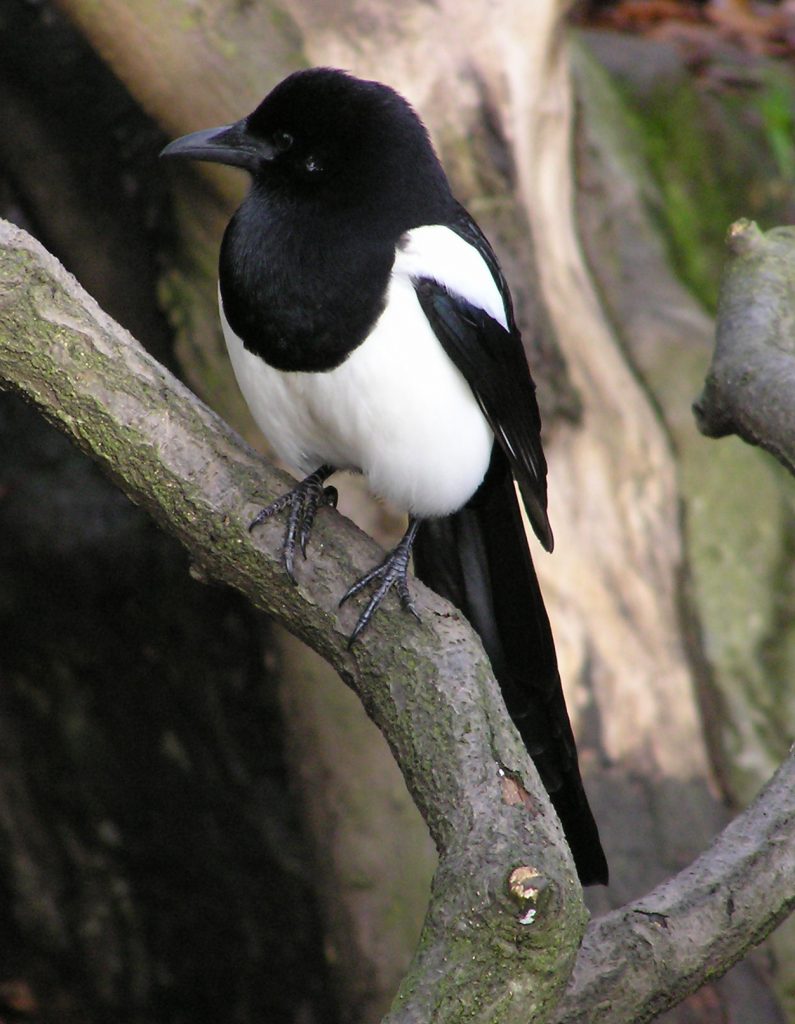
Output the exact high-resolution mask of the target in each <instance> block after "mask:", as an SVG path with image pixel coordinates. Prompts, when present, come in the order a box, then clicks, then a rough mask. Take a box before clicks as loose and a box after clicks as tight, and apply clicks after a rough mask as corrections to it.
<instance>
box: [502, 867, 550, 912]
mask: <svg viewBox="0 0 795 1024" xmlns="http://www.w3.org/2000/svg"><path fill="white" fill-rule="evenodd" d="M508 892H509V894H510V897H511V899H512V900H513V902H514V903H516V904H517V905H518V906H519V917H518V921H519V924H521V925H531V924H533V923H534V922H535V920H536V917H537V916H538V914H539V913H543V911H544V910H546V909H547V908H548V907H549V903H550V899H551V896H552V887H551V885H550V882H549V879H547V878H546V877H545V876H544V875H542V874H540V873H539V872H538V871H536V869H535V868H532V867H528V866H527V865H525V864H523V865H521V866H520V867H518V868H514V869H513V871H512V872H511V873H510V875H509V876H508Z"/></svg>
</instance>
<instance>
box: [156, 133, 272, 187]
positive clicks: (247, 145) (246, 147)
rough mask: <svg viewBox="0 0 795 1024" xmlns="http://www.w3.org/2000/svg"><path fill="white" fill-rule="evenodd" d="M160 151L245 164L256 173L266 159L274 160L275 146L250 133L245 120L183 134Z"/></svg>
mask: <svg viewBox="0 0 795 1024" xmlns="http://www.w3.org/2000/svg"><path fill="white" fill-rule="evenodd" d="M160 155H161V156H181V157H187V158H188V159H189V160H207V161H209V162H211V163H216V164H228V165H229V166H231V167H243V168H245V170H247V171H250V172H251V173H252V174H254V173H255V171H257V170H258V168H259V167H260V166H261V164H262V163H263V162H265V163H267V162H268V161H270V160H273V158H274V156H275V155H276V150H275V149H274V148H273V146H272V145H271V144H270V143H268V142H266V141H265V140H264V139H259V138H257V137H256V136H253V135H251V134H250V133H249V132H248V130H247V128H246V122H245V120H243V121H237V122H235V124H225V125H223V126H222V127H220V128H205V129H204V130H203V131H200V132H191V134H190V135H183V136H182V138H180V139H175V140H174V141H173V142H169V144H168V145H167V146H166V147H165V149H163V150H162V152H161V153H160Z"/></svg>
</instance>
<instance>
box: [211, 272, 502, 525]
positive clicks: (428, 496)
mask: <svg viewBox="0 0 795 1024" xmlns="http://www.w3.org/2000/svg"><path fill="white" fill-rule="evenodd" d="M221 321H222V324H223V330H224V336H225V338H226V343H227V346H228V349H229V355H230V357H231V360H232V365H233V367H234V370H235V375H236V376H237V380H238V383H239V385H240V389H241V391H242V392H243V396H244V397H245V399H246V402H247V403H248V405H249V408H250V409H251V412H252V415H253V416H254V419H255V420H256V422H257V425H258V426H259V428H260V430H261V431H262V432H263V434H264V435H265V437H266V438H267V439H268V441H269V442H270V443H271V444H272V445H273V448H274V449H275V451H276V452H277V454H278V455H279V456H280V458H282V459H283V460H284V461H285V462H287V463H288V464H289V465H291V466H293V467H295V469H296V470H298V472H299V473H300V474H302V475H305V474H308V473H311V472H312V471H313V470H315V469H317V468H318V466H320V465H323V464H324V463H328V464H329V465H332V466H334V467H335V468H337V469H354V470H360V471H361V472H362V473H363V474H364V475H365V477H366V478H367V481H368V483H369V486H370V488H371V489H372V491H373V492H374V493H375V494H377V495H379V496H380V497H382V498H384V499H386V500H387V501H389V502H391V503H392V504H394V505H395V506H396V507H397V508H400V509H403V510H406V511H408V512H411V513H413V514H415V515H418V516H439V515H447V514H449V513H450V512H453V511H455V510H457V509H459V508H460V507H461V506H462V505H464V504H465V502H466V501H467V500H468V499H469V498H470V497H471V496H472V495H473V494H474V492H475V491H476V490H477V488H478V486H479V484H480V483H481V481H482V480H483V477H484V475H485V473H486V470H487V468H488V465H489V459H490V456H491V448H492V444H493V440H494V436H493V434H492V432H491V429H490V427H489V426H488V424H487V422H486V420H485V418H484V416H483V414H482V412H481V411H480V408H479V406H478V404H477V401H476V399H475V397H474V395H473V394H472V391H471V390H470V388H469V385H468V384H467V383H466V381H465V380H464V378H463V376H462V375H461V373H460V372H459V371H458V370H457V369H456V367H455V366H454V364H453V363H452V362H451V361H450V359H449V358H448V357H447V355H446V354H445V352H444V350H443V349H442V347H441V345H440V344H439V341H438V339H437V338H436V335H435V334H434V333H433V331H432V330H431V327H430V325H429V324H428V321H427V320H426V318H425V315H424V314H423V312H422V309H421V308H420V305H419V302H418V301H417V298H416V295H415V293H414V288H413V286H412V284H411V282H410V280H409V279H408V278H407V277H405V276H403V275H400V276H398V275H396V276H393V278H392V281H391V284H390V291H389V295H388V301H387V305H386V309H385V310H384V312H383V314H382V315H381V317H380V319H379V321H378V323H377V324H376V326H375V328H374V329H373V331H372V333H371V334H370V336H369V337H368V338H367V339H366V340H365V341H364V342H363V343H362V344H361V345H360V346H359V347H358V348H357V349H356V350H355V351H354V352H353V353H352V354H351V355H350V356H349V357H348V359H346V360H345V362H344V363H343V364H342V365H341V366H338V367H337V368H336V369H335V370H330V371H328V372H326V373H284V372H282V371H280V370H275V369H273V368H272V367H269V366H268V365H267V364H266V363H264V362H263V361H262V360H261V359H259V358H258V357H257V356H254V355H252V354H251V353H250V352H248V351H247V350H246V349H245V348H244V347H243V343H242V342H241V340H240V338H238V337H237V335H236V334H235V333H234V331H233V330H232V329H231V327H230V326H229V324H228V323H227V320H226V317H225V316H224V312H223V306H222V308H221Z"/></svg>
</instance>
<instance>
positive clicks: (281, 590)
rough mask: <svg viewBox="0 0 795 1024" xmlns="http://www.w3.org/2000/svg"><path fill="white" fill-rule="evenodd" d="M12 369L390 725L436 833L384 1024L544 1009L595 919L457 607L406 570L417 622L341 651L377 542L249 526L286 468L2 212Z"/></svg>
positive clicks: (397, 621)
mask: <svg viewBox="0 0 795 1024" xmlns="http://www.w3.org/2000/svg"><path fill="white" fill-rule="evenodd" d="M0 381H4V382H5V384H4V385H3V386H4V387H6V388H13V389H14V390H15V391H17V392H19V393H20V394H22V395H23V396H24V397H25V398H27V399H28V400H29V401H30V402H32V403H33V404H35V405H36V406H37V407H38V408H39V409H40V410H41V411H42V413H43V414H44V415H45V416H46V417H47V418H48V419H49V420H50V421H51V422H53V423H54V424H55V425H56V426H58V427H59V428H60V429H61V430H63V431H64V432H66V433H67V434H68V435H69V436H70V437H71V438H72V439H73V440H74V441H75V442H76V443H77V444H78V445H79V446H80V448H81V449H83V450H84V451H85V452H87V453H88V454H89V455H91V457H92V458H94V459H95V460H96V461H97V462H99V463H100V465H101V466H102V467H103V468H104V469H105V471H106V472H107V473H108V474H109V475H110V476H111V477H112V478H113V479H114V481H116V482H117V483H118V484H119V486H120V487H121V488H122V489H123V490H124V491H125V492H126V493H127V494H128V495H129V497H130V498H132V500H133V501H135V502H137V503H139V504H141V505H142V506H144V507H145V508H146V509H147V510H148V511H149V512H150V513H151V514H152V516H153V517H154V518H155V519H156V520H157V521H158V522H159V523H160V525H161V526H163V527H164V528H165V529H167V530H168V531H169V532H171V533H173V534H174V535H175V536H177V537H178V539H179V540H180V541H181V542H182V543H183V544H184V545H185V547H186V548H187V549H188V550H189V552H190V553H191V556H192V558H193V561H194V565H195V567H196V569H197V571H198V572H200V573H202V574H203V575H205V576H206V577H207V578H210V579H214V580H219V581H223V582H225V583H228V584H230V585H232V586H234V587H236V588H237V589H238V590H240V591H242V592H243V593H244V594H245V595H246V596H247V597H248V598H250V600H251V601H252V602H253V603H254V604H255V605H256V606H257V607H259V608H261V609H263V610H264V611H266V612H268V613H269V614H270V615H272V616H273V617H274V618H276V619H278V620H279V621H281V622H282V623H284V624H285V625H286V626H287V628H288V629H290V630H291V631H292V632H294V633H296V634H297V635H298V636H300V637H301V638H302V639H304V640H305V641H306V642H307V643H308V644H309V645H310V646H311V647H313V648H314V649H315V650H317V651H318V652H319V653H320V654H322V655H323V656H324V657H325V658H326V659H327V660H328V661H329V662H330V663H331V664H332V665H333V666H334V667H335V668H336V669H337V671H338V672H339V673H340V675H341V676H342V678H343V679H344V680H345V681H346V682H347V683H348V684H349V685H350V686H351V687H352V688H353V689H354V690H355V691H356V693H357V694H358V695H359V697H360V698H361V700H362V702H363V704H364V706H365V708H366V709H367V711H368V713H369V714H370V716H371V717H372V718H373V720H374V721H375V722H376V724H377V725H378V726H379V727H380V728H381V729H382V731H383V733H384V735H385V736H386V738H387V740H388V742H389V744H390V746H391V748H392V750H393V752H394V754H395V757H396V759H397V760H398V763H399V765H400V767H401V770H402V771H403V773H404V776H405V778H406V781H407V784H408V786H409V789H410V791H411V793H412V796H413V797H414V799H415V801H416V802H417V805H418V806H419V808H420V810H421V811H422V813H423V815H424V817H425V819H426V821H427V823H428V826H429V828H430V830H431V833H432V835H433V837H434V839H435V841H436V843H437V846H438V847H439V852H440V862H439V867H438V870H437V873H436V875H435V878H434V884H433V896H432V903H431V907H430V909H429V913H428V917H427V920H426V924H425V928H424V932H423V937H422V941H421V945H420V949H419V952H418V953H417V956H416V957H415V961H414V964H413V966H412V969H411V971H410V972H409V975H408V976H407V978H406V980H405V981H404V984H403V985H402V987H401V990H400V993H399V995H398V998H397V1000H396V1003H395V1006H394V1008H393V1011H392V1012H391V1013H390V1015H389V1017H388V1019H389V1021H390V1022H391V1024H398V1022H407V1021H424V1022H427V1021H450V1020H467V1021H473V1022H475V1021H483V1022H486V1021H488V1022H490V1024H491V1022H496V1021H505V1022H511V1021H519V1020H522V1021H525V1022H526V1021H527V1020H528V1019H533V1020H539V1021H540V1020H544V1019H546V1018H547V1016H548V1013H549V1012H550V1011H551V1009H552V1008H553V1007H554V1006H555V1005H556V1004H557V1002H558V999H559V996H560V993H561V990H562V987H563V986H565V983H566V980H567V978H568V975H569V973H570V970H571V966H572V964H573V961H574V957H575V954H576V950H577V946H578V944H579V941H580V937H581V935H582V931H583V928H584V924H585V911H584V908H583V905H582V899H581V892H580V889H579V885H578V883H577V881H576V875H575V872H574V868H573V864H572V862H571V858H570V855H569V852H568V849H567V847H566V845H565V842H564V841H563V838H562V834H561V832H560V826H559V824H558V822H557V819H556V818H555V816H554V813H553V812H552V810H551V807H550V805H549V803H548V800H547V798H546V794H545V793H544V791H543V789H542V787H541V785H540V782H539V780H538V778H537V775H536V773H535V770H534V769H533V767H532V765H531V763H530V761H529V759H528V758H527V756H526V754H525V752H524V750H523V749H522V746H521V743H520V741H519V739H518V736H517V734H516V733H515V731H514V730H513V727H512V726H511V725H510V722H509V720H508V719H507V715H506V712H505V709H504V705H503V704H502V701H501V698H500V696H499V692H498V690H497V687H496V684H495V682H494V680H493V676H492V674H491V671H490V668H489V665H488V662H487V660H486V657H485V655H484V653H483V650H482V647H481V646H480V643H479V641H478V640H477V639H476V638H475V636H474V634H473V633H472V631H471V629H470V628H469V626H468V625H467V624H466V623H465V622H464V620H463V619H462V618H461V616H460V615H458V614H457V613H455V612H454V611H453V610H452V608H451V607H450V606H449V605H447V604H446V603H445V602H443V601H442V600H441V599H439V598H438V597H436V596H435V595H433V594H431V593H430V592H429V591H427V590H425V589H424V588H422V587H421V586H420V584H419V583H417V582H414V583H413V587H414V591H415V595H416V603H417V608H418V610H419V612H420V614H421V615H422V619H423V624H422V626H417V623H416V622H415V621H414V620H413V619H412V618H411V617H408V616H405V617H404V616H402V615H400V614H399V613H395V614H393V615H391V616H390V615H384V614H382V615H379V616H377V617H376V621H375V622H374V623H373V625H372V628H371V630H370V631H369V632H368V635H367V636H366V637H364V638H363V639H362V641H361V642H360V643H357V645H356V646H355V647H354V649H353V651H349V650H348V648H347V643H346V637H347V635H348V633H349V632H350V629H351V627H352V625H353V621H354V619H355V616H356V610H355V609H348V608H346V609H345V610H344V611H340V610H339V609H338V608H337V601H338V599H339V595H340V594H342V593H343V592H344V589H345V584H346V582H347V581H350V579H352V578H355V577H356V576H357V575H359V574H360V573H362V572H363V571H364V570H365V568H367V567H368V566H370V565H372V564H373V562H374V561H375V560H376V559H377V551H376V549H375V546H374V544H373V542H372V541H370V540H369V539H368V538H366V537H365V536H364V535H363V534H361V533H360V532H359V531H358V530H356V528H355V527H354V526H353V525H352V524H350V523H348V522H347V521H345V520H343V519H342V518H341V517H340V516H338V515H336V514H335V513H331V512H326V511H323V512H321V514H320V515H319V521H318V523H317V526H316V529H315V532H314V534H313V540H312V552H311V557H310V558H309V559H308V560H307V561H306V562H302V563H301V564H299V565H298V566H297V572H296V575H297V577H298V585H297V586H293V585H292V584H291V583H290V582H289V580H288V578H287V576H286V574H285V573H284V571H283V568H282V566H281V563H280V547H281V538H282V531H283V525H280V524H278V523H274V524H268V525H266V526H265V527H263V529H262V530H258V531H257V532H256V533H255V534H254V535H253V536H252V535H250V534H249V532H248V529H247V525H248V523H249V522H250V520H251V518H252V516H253V514H254V510H255V508H256V504H255V502H256V500H261V501H267V500H270V499H271V498H273V497H274V496H275V495H276V494H278V493H281V492H283V491H284V490H285V489H286V488H287V486H288V483H287V480H286V478H285V477H284V475H283V474H281V473H278V472H276V471H275V470H273V469H271V468H268V467H266V466H265V465H264V463H263V462H262V460H261V459H259V458H258V457H257V456H256V454H255V453H254V452H252V451H251V450H250V449H248V448H247V447H246V446H245V445H244V444H243V442H242V441H240V439H239V438H237V437H236V436H235V435H234V434H233V432H232V431H231V430H230V429H229V428H228V427H227V426H226V424H224V423H223V422H222V421H221V420H220V419H219V417H217V416H216V415H215V414H214V413H213V412H211V411H210V410H209V409H207V408H206V407H205V406H204V405H202V403H201V402H199V401H198V399H197V398H196V397H195V396H194V395H193V394H191V393H190V392H189V391H188V390H187V389H186V388H185V387H184V386H182V385H181V384H180V383H179V382H178V381H176V380H175V379H174V378H173V377H171V376H170V374H169V373H168V372H167V371H166V370H164V369H163V368H162V367H161V366H160V365H158V364H157V363H156V362H155V361H154V360H153V359H152V358H151V357H150V356H148V355H147V354H146V353H145V352H144V351H143V350H142V349H141V347H140V346H139V345H138V344H137V342H135V341H134V339H133V338H132V337H131V336H130V335H129V334H128V333H127V332H126V331H124V330H123V329H122V328H120V327H119V326H118V325H117V324H116V323H114V322H113V321H112V320H111V319H110V318H109V317H108V316H107V315H106V314H105V313H103V312H102V310H100V309H99V307H98V306H97V305H96V303H94V302H93V300H92V299H91V298H90V297H89V296H88V295H86V293H85V292H84V291H83V290H82V288H80V286H79V285H78V284H77V282H76V281H75V280H74V279H73V278H71V277H70V276H69V275H68V274H66V272H65V271H64V270H63V268H62V267H61V266H60V265H59V264H58V263H57V261H56V260H55V259H54V258H53V257H51V256H50V255H49V254H47V253H46V252H45V251H44V250H43V249H42V247H41V246H40V245H39V244H38V243H37V242H35V241H34V240H33V239H31V238H30V237H29V236H27V235H26V234H25V233H24V232H22V231H20V230H19V229H17V228H14V227H12V226H11V225H8V224H3V223H2V222H0ZM530 910H533V911H535V913H534V914H530V913H528V911H530ZM530 949H532V951H533V955H532V956H528V955H527V953H528V950H530Z"/></svg>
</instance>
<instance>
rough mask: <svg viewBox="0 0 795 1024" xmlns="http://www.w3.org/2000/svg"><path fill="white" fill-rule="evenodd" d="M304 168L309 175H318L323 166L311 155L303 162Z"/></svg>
mask: <svg viewBox="0 0 795 1024" xmlns="http://www.w3.org/2000/svg"><path fill="white" fill-rule="evenodd" d="M304 167H305V168H306V169H307V171H308V172H309V173H310V174H319V173H320V172H321V171H322V170H323V164H322V163H321V162H320V160H318V158H317V157H316V156H312V155H311V154H310V155H309V156H308V157H307V158H306V160H304Z"/></svg>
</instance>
